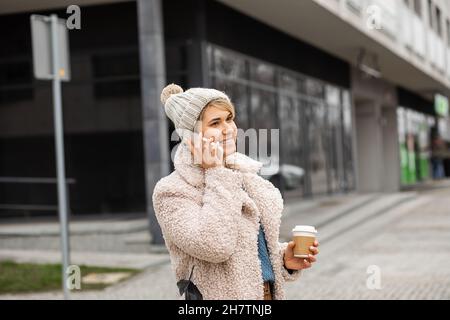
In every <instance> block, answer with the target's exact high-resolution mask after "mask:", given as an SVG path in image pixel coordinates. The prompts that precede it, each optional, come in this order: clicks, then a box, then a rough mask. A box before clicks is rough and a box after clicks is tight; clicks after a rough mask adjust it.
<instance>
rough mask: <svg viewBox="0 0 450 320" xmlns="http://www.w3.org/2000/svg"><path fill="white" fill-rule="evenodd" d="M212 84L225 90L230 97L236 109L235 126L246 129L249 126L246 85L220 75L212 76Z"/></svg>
mask: <svg viewBox="0 0 450 320" xmlns="http://www.w3.org/2000/svg"><path fill="white" fill-rule="evenodd" d="M212 84H213V87H214V88H216V89H217V90H221V91H224V92H226V94H227V95H228V96H229V97H230V99H231V101H232V102H233V104H234V108H235V111H236V119H235V121H236V125H237V127H238V128H241V129H243V130H247V129H248V128H249V123H248V112H249V110H248V109H249V107H248V104H249V98H248V86H246V85H242V84H239V83H236V82H233V81H230V80H227V79H222V78H220V77H213V78H212Z"/></svg>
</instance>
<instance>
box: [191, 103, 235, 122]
mask: <svg viewBox="0 0 450 320" xmlns="http://www.w3.org/2000/svg"><path fill="white" fill-rule="evenodd" d="M209 107H216V108H218V109H220V110H224V111H229V112H230V113H231V115H232V116H233V120H234V118H235V117H236V111H235V109H234V105H233V104H232V103H231V102H230V101H228V100H227V99H223V98H217V99H214V100H212V101H210V102H209V103H208V104H207V105H206V107H204V108H203V110H202V112H200V115H199V116H198V119H199V120H203V115H204V113H205V111H206V109H208V108H209Z"/></svg>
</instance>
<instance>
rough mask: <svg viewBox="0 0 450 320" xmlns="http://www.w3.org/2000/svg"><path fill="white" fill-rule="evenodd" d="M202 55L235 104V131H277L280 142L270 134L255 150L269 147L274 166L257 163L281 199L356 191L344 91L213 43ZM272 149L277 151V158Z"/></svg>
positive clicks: (218, 84)
mask: <svg viewBox="0 0 450 320" xmlns="http://www.w3.org/2000/svg"><path fill="white" fill-rule="evenodd" d="M206 52H207V53H208V54H207V57H208V59H210V61H208V67H209V77H210V80H211V83H212V86H213V87H215V88H216V89H218V90H223V91H225V92H226V93H227V94H228V95H229V96H230V98H231V100H232V101H233V102H234V104H235V107H236V114H237V118H236V122H237V125H238V128H240V129H244V130H247V129H250V128H252V129H256V130H259V129H279V133H280V137H279V138H280V141H279V144H278V140H274V141H272V136H271V134H272V132H270V131H269V132H268V133H267V139H268V140H267V141H266V142H264V141H260V140H258V142H259V143H258V146H257V148H261V147H264V148H265V147H267V148H268V149H267V150H266V151H268V153H267V156H269V154H270V156H269V157H270V160H272V161H275V162H276V163H275V164H276V165H273V164H271V163H268V162H266V161H265V159H261V158H260V159H259V160H261V161H263V162H265V169H267V171H265V174H264V177H265V178H266V179H269V180H270V181H272V182H273V183H274V184H275V185H276V186H278V187H280V189H281V190H282V192H283V196H285V197H287V198H295V197H296V198H298V197H301V196H309V195H312V194H324V193H328V192H339V191H349V190H352V189H354V186H355V183H354V172H353V158H352V157H353V154H352V141H351V140H352V123H351V102H350V94H349V92H348V91H347V90H345V89H342V88H338V87H336V86H332V85H329V84H327V83H325V82H323V81H321V80H318V79H314V78H311V77H309V76H306V75H303V74H300V73H298V72H295V71H294V70H288V69H285V68H283V67H280V66H276V65H273V64H271V63H268V62H265V61H262V60H258V59H255V58H253V57H249V56H246V55H244V54H241V53H238V52H234V51H231V50H229V49H226V48H222V47H219V46H216V45H212V44H209V45H208V46H207V48H206ZM261 138H264V136H260V137H259V139H261ZM241 143H242V141H241ZM245 144H247V143H245ZM273 144H276V145H273ZM271 147H273V148H271ZM278 148H279V149H278ZM249 149H250V148H249V146H248V145H246V151H245V153H248V154H249V155H250V156H253V157H256V156H258V155H257V154H253V152H255V151H256V150H254V149H253V148H251V149H252V150H251V152H248V151H247V150H249ZM249 151H250V150H249ZM272 151H274V152H276V151H279V152H280V153H279V155H280V156H279V158H277V156H278V154H276V153H275V154H272ZM260 156H263V157H264V155H261V154H260ZM267 160H268V159H267ZM272 169H273V170H272ZM268 172H270V174H268Z"/></svg>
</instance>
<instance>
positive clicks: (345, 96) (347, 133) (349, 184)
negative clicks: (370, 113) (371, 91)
mask: <svg viewBox="0 0 450 320" xmlns="http://www.w3.org/2000/svg"><path fill="white" fill-rule="evenodd" d="M351 108H352V107H351V101H350V93H349V92H348V91H347V90H344V91H343V92H342V124H343V126H344V128H343V134H344V138H343V141H342V145H343V148H344V150H343V154H344V170H345V179H344V187H343V190H346V191H347V190H352V189H354V188H355V174H354V164H353V146H352V110H351Z"/></svg>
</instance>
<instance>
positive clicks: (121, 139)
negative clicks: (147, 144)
mask: <svg viewBox="0 0 450 320" xmlns="http://www.w3.org/2000/svg"><path fill="white" fill-rule="evenodd" d="M36 13H38V14H44V15H47V14H50V13H55V11H52V12H36ZM56 13H57V14H58V16H59V17H61V18H65V17H67V16H68V15H67V14H66V12H65V11H64V10H60V11H56ZM81 13H82V19H81V30H71V31H70V32H69V37H70V50H71V69H72V79H71V81H70V82H68V83H63V86H62V92H63V97H62V98H63V114H64V129H65V157H66V171H67V172H66V175H67V177H69V178H74V179H75V180H76V184H74V185H71V186H70V199H71V209H72V212H73V213H75V214H80V213H102V212H105V213H114V212H131V211H132V212H135V211H139V212H144V211H145V202H146V200H145V199H146V198H145V184H144V167H143V166H144V165H143V149H142V147H143V142H142V115H141V113H142V112H141V103H140V101H141V99H140V81H139V51H138V48H139V44H138V31H137V15H136V3H134V2H127V3H119V4H108V5H101V6H87V7H81ZM30 14H32V13H31V12H29V13H24V14H13V15H6V16H0V37H1V38H2V39H3V41H4V43H3V45H2V46H1V48H0V176H19V177H24V176H26V177H30V176H32V177H55V176H56V168H55V151H54V137H53V111H52V91H51V82H50V81H38V80H35V79H34V77H33V74H32V53H31V47H30V44H31V38H30V37H31V35H30V22H29V16H30ZM56 201H57V200H56V187H55V186H43V185H21V184H20V185H19V184H18V185H10V184H8V185H5V184H0V203H19V204H56ZM21 213H22V212H20V211H16V212H5V211H4V210H3V211H0V217H1V216H2V215H6V214H21ZM31 213H32V214H37V213H38V212H31ZM46 214H49V212H46ZM50 214H56V212H50Z"/></svg>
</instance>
